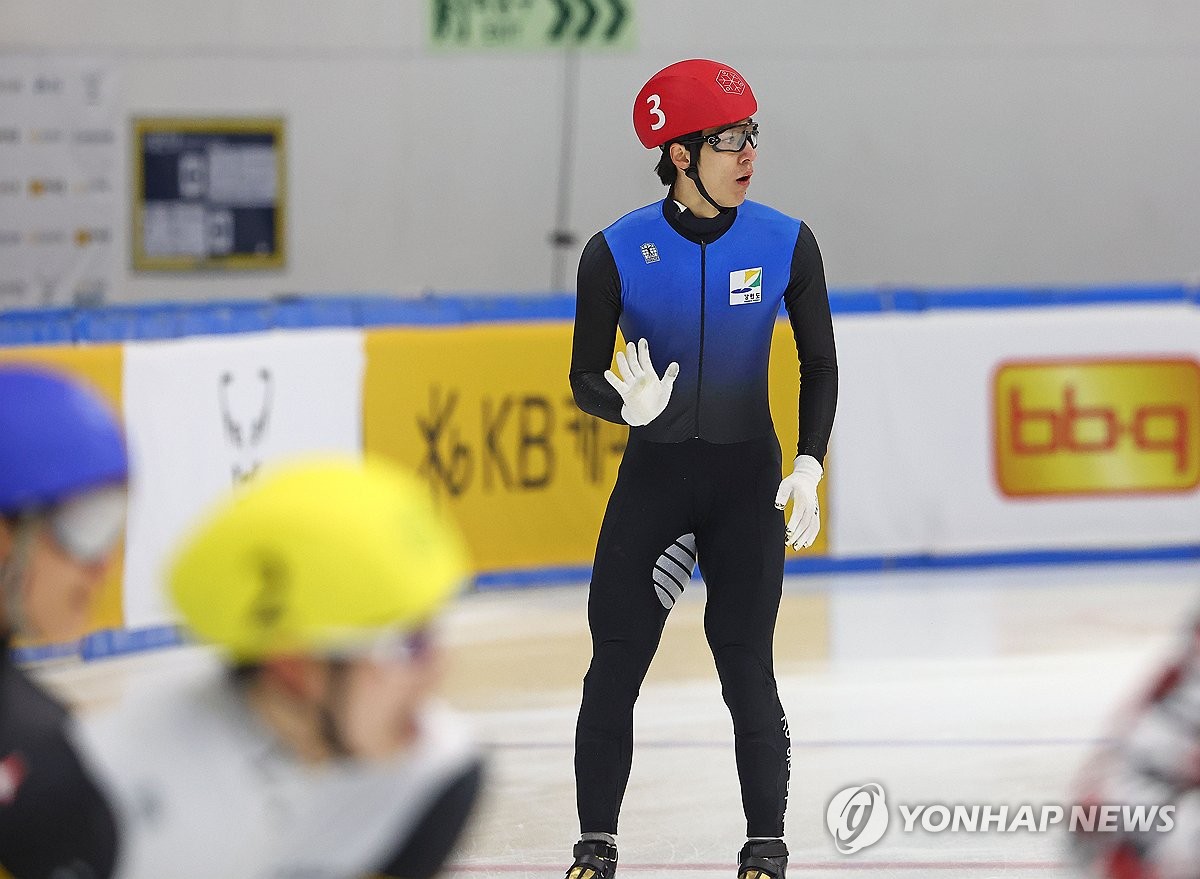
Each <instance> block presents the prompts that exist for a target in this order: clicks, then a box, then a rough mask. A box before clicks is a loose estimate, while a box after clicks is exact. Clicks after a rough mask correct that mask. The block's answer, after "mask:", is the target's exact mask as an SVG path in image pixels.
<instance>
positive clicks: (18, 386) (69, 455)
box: [0, 364, 129, 514]
mask: <svg viewBox="0 0 1200 879" xmlns="http://www.w3.org/2000/svg"><path fill="white" fill-rule="evenodd" d="M128 479H129V457H128V454H127V452H126V447H125V439H124V437H123V435H122V431H121V426H120V424H119V423H118V421H117V418H116V416H115V415H114V414H113V412H112V410H111V409H110V408H109V406H108V405H107V404H106V403H105V402H104V400H103V399H102V398H101V397H100V396H99V394H97V393H96V392H95V391H93V390H91V389H90V388H89V387H87V386H86V385H84V384H82V383H80V382H78V381H76V380H74V379H70V378H67V377H65V376H63V375H60V374H58V373H56V372H53V371H51V370H49V369H45V368H42V367H36V366H28V365H5V364H0V513H8V514H11V513H17V512H20V511H23V510H30V509H39V508H45V507H51V506H54V505H56V504H59V503H62V502H63V501H65V500H67V499H68V498H71V497H73V496H75V495H78V494H80V493H82V492H86V491H88V490H90V489H96V488H102V487H104V486H109V485H119V484H121V483H124V482H127V481H128Z"/></svg>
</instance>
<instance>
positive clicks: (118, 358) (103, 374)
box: [0, 345, 125, 631]
mask: <svg viewBox="0 0 1200 879" xmlns="http://www.w3.org/2000/svg"><path fill="white" fill-rule="evenodd" d="M0 362H3V363H13V362H16V363H31V364H38V365H42V366H48V367H50V368H52V369H57V370H59V371H61V372H64V373H67V374H69V375H73V376H75V377H77V378H79V379H81V380H82V381H84V382H87V383H88V384H89V385H91V386H92V387H94V388H95V389H96V390H97V391H98V392H99V393H100V394H101V395H102V396H103V397H104V398H105V399H106V400H108V402H109V403H110V404H112V407H113V411H114V412H117V413H120V412H121V411H122V405H121V384H122V368H123V366H122V364H123V362H124V353H123V349H122V347H121V345H85V346H78V347H55V346H49V345H38V346H30V347H25V348H2V347H0ZM124 561H125V560H124V553H123V552H121V551H119V552H118V555H117V558H116V559H115V561H114V562H113V565H112V567H111V569H110V570H109V572H108V574H107V576H106V577H105V580H104V585H103V587H102V588H101V590H100V593H99V595H98V596H97V598H96V604H95V607H94V609H93V613H92V621H91V624H90V625H89V631H98V630H101V629H117V628H120V627H121V625H122V623H123V614H122V610H121V608H122V597H121V582H122V578H123V570H124V567H125V564H124Z"/></svg>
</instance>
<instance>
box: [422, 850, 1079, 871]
mask: <svg viewBox="0 0 1200 879" xmlns="http://www.w3.org/2000/svg"><path fill="white" fill-rule="evenodd" d="M793 857H795V855H793ZM553 866H554V865H552V864H448V865H447V866H446V873H447V874H448V875H451V876H452V875H454V874H456V873H525V872H528V873H533V874H535V875H536V874H538V873H539V872H546V871H548V870H551V869H553ZM1071 866H1072V865H1071V864H1069V863H1067V862H1065V861H852V860H844V861H807V862H804V863H799V862H798V863H788V866H787V869H788V873H802V872H807V873H811V872H817V871H822V870H827V871H837V870H842V871H846V872H857V873H870V872H875V871H879V870H958V871H971V872H974V871H978V870H1013V869H1017V870H1066V869H1069V868H1070V867H1071ZM620 867H621V869H622V870H629V871H648V870H653V871H655V872H657V873H693V872H701V871H703V872H713V873H718V872H720V873H723V872H726V871H728V870H730V869H731V867H730V865H729V864H727V863H720V864H717V863H711V864H704V863H674V864H671V863H663V864H653V863H645V864H636V863H635V864H627V863H625V862H622V863H621V865H620Z"/></svg>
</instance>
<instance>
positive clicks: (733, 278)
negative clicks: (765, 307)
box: [729, 266, 762, 305]
mask: <svg viewBox="0 0 1200 879" xmlns="http://www.w3.org/2000/svg"><path fill="white" fill-rule="evenodd" d="M751 302H762V266H759V267H758V268H756V269H738V270H737V271H736V272H730V273H729V304H730V305H749V304H750V303H751Z"/></svg>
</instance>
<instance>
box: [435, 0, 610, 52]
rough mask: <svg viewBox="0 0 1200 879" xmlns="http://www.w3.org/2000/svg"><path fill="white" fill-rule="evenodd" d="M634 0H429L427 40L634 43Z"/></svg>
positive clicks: (528, 45) (479, 44) (525, 45)
mask: <svg viewBox="0 0 1200 879" xmlns="http://www.w3.org/2000/svg"><path fill="white" fill-rule="evenodd" d="M633 3H634V0H429V45H430V47H431V48H433V49H439V50H443V51H455V50H463V49H466V50H475V49H554V48H565V47H573V48H580V49H632V48H633V44H634V27H633Z"/></svg>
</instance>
